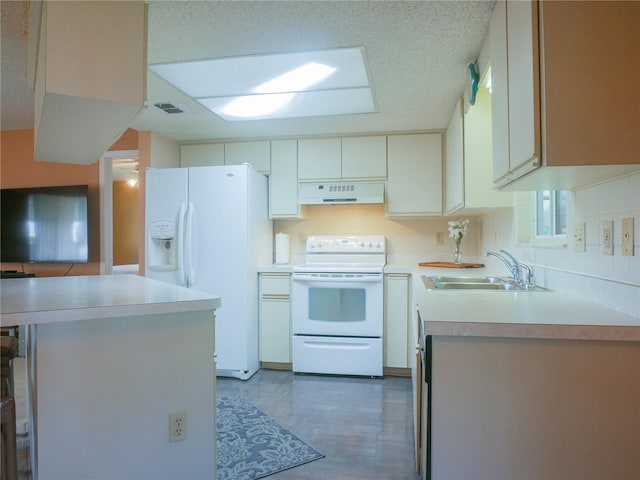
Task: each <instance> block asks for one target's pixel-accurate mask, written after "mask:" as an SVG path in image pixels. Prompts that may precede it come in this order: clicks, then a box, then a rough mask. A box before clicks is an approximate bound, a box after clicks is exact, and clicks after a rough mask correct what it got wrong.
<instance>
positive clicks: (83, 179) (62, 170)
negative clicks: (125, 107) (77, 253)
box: [0, 129, 137, 277]
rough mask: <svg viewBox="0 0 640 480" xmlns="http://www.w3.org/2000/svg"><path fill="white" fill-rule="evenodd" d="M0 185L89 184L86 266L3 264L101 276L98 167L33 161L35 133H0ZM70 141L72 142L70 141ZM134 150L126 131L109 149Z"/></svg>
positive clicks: (132, 135) (46, 273)
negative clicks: (88, 245) (89, 251)
mask: <svg viewBox="0 0 640 480" xmlns="http://www.w3.org/2000/svg"><path fill="white" fill-rule="evenodd" d="M0 135H1V136H0V186H1V187H2V188H21V187H42V186H58V185H89V220H90V222H91V226H90V232H89V241H90V242H91V253H90V261H89V263H87V264H53V263H52V264H2V265H0V268H1V269H2V270H18V271H25V272H28V273H35V274H36V275H37V276H39V277H40V276H42V277H51V276H61V275H97V274H99V273H100V164H99V162H96V163H94V164H92V165H72V164H62V163H50V162H36V161H35V160H34V146H33V144H34V130H33V129H28V130H3V131H2V132H0ZM70 141H73V139H70ZM136 148H137V131H135V130H131V129H129V130H127V131H126V132H125V134H124V135H123V136H122V137H121V138H120V139H119V140H118V141H116V143H114V145H113V146H112V148H111V149H118V150H122V149H123V150H134V149H136Z"/></svg>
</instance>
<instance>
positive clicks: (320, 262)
mask: <svg viewBox="0 0 640 480" xmlns="http://www.w3.org/2000/svg"><path fill="white" fill-rule="evenodd" d="M385 263H386V243H385V238H384V236H382V235H360V236H356V235H348V236H330V235H318V236H309V237H308V238H307V243H306V264H305V265H299V266H294V267H293V273H292V294H291V302H292V315H293V352H292V353H293V371H294V372H300V373H302V372H304V373H326V374H339V375H365V376H382V367H383V343H382V340H383V304H384V301H383V297H384V293H383V269H384V265H385Z"/></svg>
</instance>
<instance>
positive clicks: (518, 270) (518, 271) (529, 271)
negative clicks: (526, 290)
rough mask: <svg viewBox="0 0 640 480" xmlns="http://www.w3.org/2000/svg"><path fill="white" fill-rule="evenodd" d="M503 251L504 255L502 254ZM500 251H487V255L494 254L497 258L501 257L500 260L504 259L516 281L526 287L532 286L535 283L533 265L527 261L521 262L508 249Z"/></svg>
mask: <svg viewBox="0 0 640 480" xmlns="http://www.w3.org/2000/svg"><path fill="white" fill-rule="evenodd" d="M500 253H502V255H501V254H500ZM500 253H497V252H486V254H485V255H486V256H487V257H489V256H493V257H496V258H497V259H499V260H500V261H502V263H504V264H505V265H506V266H507V268H508V269H509V272H511V276H512V277H513V279H514V281H515V282H516V283H517V284H518V285H521V286H524V287H530V286H532V285H533V268H531V265H527V264H526V263H521V262H519V261H518V260H517V259H516V258H515V257H514V256H513V255H511V254H510V253H509V252H507V251H506V250H500ZM505 255H506V257H508V258H509V260H511V261H509V260H507V258H505ZM523 270H525V271H526V275H524V276H523Z"/></svg>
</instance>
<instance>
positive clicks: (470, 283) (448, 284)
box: [422, 275, 549, 292]
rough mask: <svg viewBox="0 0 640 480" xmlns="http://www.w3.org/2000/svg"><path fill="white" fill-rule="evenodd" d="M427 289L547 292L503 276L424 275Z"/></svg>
mask: <svg viewBox="0 0 640 480" xmlns="http://www.w3.org/2000/svg"><path fill="white" fill-rule="evenodd" d="M422 282H423V283H424V285H425V287H427V290H494V291H509V292H547V291H549V290H547V289H546V288H542V287H539V286H537V285H531V286H525V285H518V284H517V283H516V282H514V281H513V280H512V279H509V278H501V277H444V276H438V277H427V276H426V275H422Z"/></svg>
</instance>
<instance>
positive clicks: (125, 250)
mask: <svg viewBox="0 0 640 480" xmlns="http://www.w3.org/2000/svg"><path fill="white" fill-rule="evenodd" d="M138 201H139V199H138V188H137V187H131V186H130V185H129V184H128V183H127V182H125V181H117V182H113V218H114V219H115V218H117V219H118V221H117V222H113V264H114V265H134V264H137V263H138V222H139V213H138Z"/></svg>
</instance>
